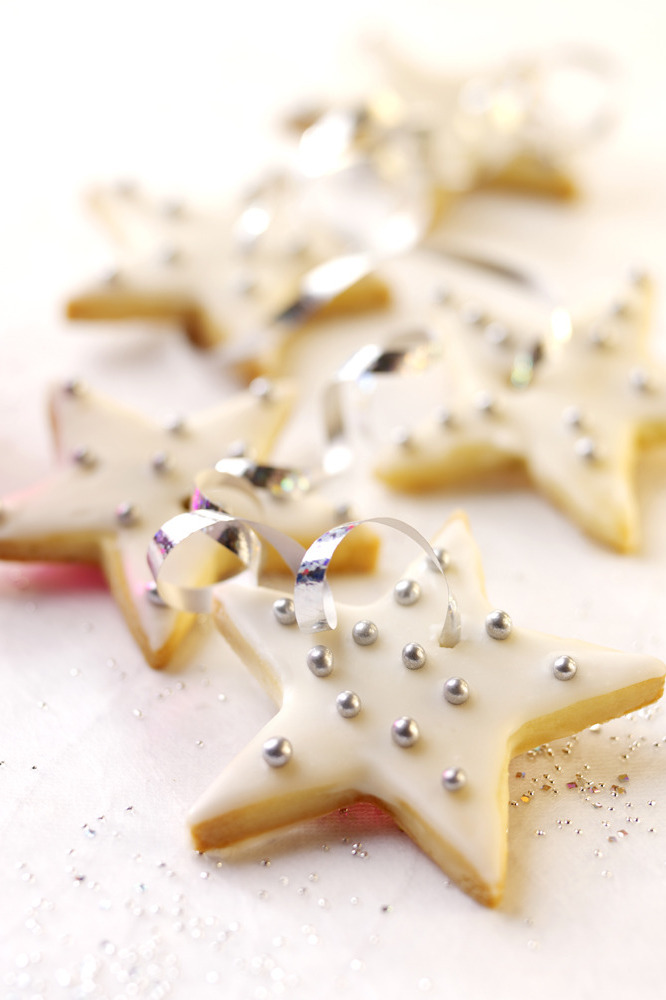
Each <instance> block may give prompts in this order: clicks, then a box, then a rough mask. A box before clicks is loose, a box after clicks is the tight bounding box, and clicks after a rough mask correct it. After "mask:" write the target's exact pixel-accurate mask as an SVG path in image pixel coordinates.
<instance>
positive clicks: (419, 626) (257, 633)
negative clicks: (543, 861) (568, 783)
mask: <svg viewBox="0 0 666 1000" xmlns="http://www.w3.org/2000/svg"><path fill="white" fill-rule="evenodd" d="M434 545H435V546H436V547H437V548H436V549H435V551H436V552H437V554H438V557H439V558H440V560H441V562H442V564H443V565H446V566H447V567H448V568H447V571H446V572H447V578H448V581H449V585H450V588H451V592H452V594H453V595H454V597H455V600H456V602H457V606H458V610H459V612H460V625H461V628H460V637H459V641H458V642H457V644H455V645H452V646H451V645H450V643H449V644H447V645H442V644H441V643H442V641H444V636H443V623H444V621H445V616H446V613H447V606H448V601H449V590H448V587H447V582H446V580H445V578H444V576H443V574H442V573H440V572H439V571H438V569H437V568H436V567H435V566H434V564H433V562H432V559H431V557H429V556H422V557H421V558H420V559H417V560H416V561H415V562H414V563H413V564H412V565H410V567H409V568H408V569H407V572H406V573H405V575H404V577H403V578H402V579H401V580H400V581H397V582H396V586H395V588H393V589H392V590H391V591H390V592H389V593H388V594H386V595H385V596H384V597H382V598H380V599H379V600H377V601H375V602H374V603H372V604H369V605H367V606H361V607H351V606H348V605H340V604H338V605H337V615H338V624H337V627H336V628H335V630H327V631H323V632H319V633H318V634H317V635H316V636H315V635H312V634H307V633H306V632H305V631H301V630H299V628H298V625H297V624H295V623H294V622H293V616H290V614H289V610H290V607H289V597H288V595H287V594H285V593H282V592H279V591H277V590H269V589H265V588H261V587H256V586H253V585H252V584H251V583H250V582H249V581H248V580H243V579H242V578H238V579H236V580H231V581H228V582H226V583H224V584H222V585H221V586H220V587H219V588H217V592H216V593H217V600H218V607H217V610H216V620H217V624H218V626H219V628H220V630H221V631H222V633H223V634H224V635H225V636H226V638H227V639H228V640H229V642H230V643H231V645H232V646H233V648H234V649H235V650H236V651H237V652H238V653H239V654H240V655H241V657H242V658H243V659H244V660H245V661H246V662H247V664H248V666H249V667H250V668H251V669H252V670H253V671H254V672H256V674H257V675H258V677H259V679H260V681H261V683H262V684H263V685H264V686H265V687H266V688H267V690H268V691H269V693H270V694H271V695H272V696H273V697H274V698H275V700H276V702H277V703H278V705H279V706H280V707H279V709H278V712H277V714H276V715H275V716H274V718H272V719H271V721H270V722H269V723H267V725H266V726H264V728H263V729H262V730H261V732H259V733H258V734H257V736H256V737H255V738H254V739H253V740H252V741H251V742H250V744H249V745H248V746H247V747H246V748H245V749H244V750H242V751H241V753H240V754H239V755H238V756H237V757H236V758H235V759H234V760H233V761H232V762H231V763H230V764H229V765H228V766H227V767H226V769H225V770H224V771H223V772H222V774H221V775H220V776H219V778H218V779H217V780H216V781H215V782H214V783H213V784H212V785H211V787H210V788H209V789H208V790H207V791H206V792H205V793H204V794H203V795H202V797H201V798H200V799H199V801H198V802H197V803H196V805H195V806H194V808H193V809H192V812H191V815H190V823H191V828H192V833H193V837H194V843H195V845H196V846H197V848H198V849H200V850H208V849H213V848H224V847H228V846H231V845H233V844H236V843H237V842H240V841H243V840H245V839H247V838H252V837H254V836H257V835H261V834H266V833H268V832H272V831H275V830H277V829H279V828H281V827H285V826H287V825H289V824H293V823H297V822H299V821H301V820H305V819H307V818H309V817H313V816H317V815H322V814H324V813H326V812H328V811H330V810H332V809H336V808H338V807H341V806H348V805H349V804H350V803H353V802H357V801H364V802H372V803H377V804H380V805H381V806H383V807H384V808H385V809H387V810H388V811H389V812H390V813H391V814H392V815H393V816H394V817H395V819H396V821H397V823H398V824H399V825H400V826H401V827H402V828H403V829H404V830H405V831H406V832H407V833H408V834H409V835H410V836H411V837H412V838H413V840H414V841H415V842H416V843H417V844H418V845H419V846H420V847H421V848H422V849H423V850H424V851H425V852H426V853H427V854H428V855H429V856H430V857H431V858H432V859H433V860H434V861H435V862H436V863H437V864H438V865H440V866H441V867H442V868H443V870H444V871H445V872H447V874H449V875H450V876H451V877H452V878H453V879H455V880H456V881H457V882H458V883H459V885H460V886H461V887H462V888H463V889H464V890H465V891H466V892H469V893H470V894H471V895H473V896H474V897H475V898H476V899H478V900H479V901H480V902H482V903H485V904H487V905H490V906H492V905H495V904H496V903H497V902H498V901H499V899H500V896H501V893H502V887H503V882H504V872H505V864H506V847H507V813H508V764H509V760H510V758H511V757H512V756H513V755H515V754H517V753H520V752H521V751H524V750H527V749H529V748H531V747H534V746H536V745H538V744H540V743H542V742H544V741H546V740H551V739H555V738H557V737H561V736H565V735H568V734H571V733H574V732H577V731H578V730H580V729H582V728H584V727H586V726H589V725H591V724H594V723H597V722H601V721H603V720H605V719H608V718H611V717H614V716H618V715H622V714H623V713H625V712H628V711H631V710H634V709H637V708H638V707H640V706H642V705H645V704H647V703H648V702H651V701H653V700H654V699H656V698H658V697H659V696H660V694H661V691H662V689H663V677H664V669H665V668H664V666H663V664H661V663H660V662H659V661H657V660H655V659H653V658H651V657H648V656H642V655H638V654H624V653H620V652H615V651H612V650H608V649H604V648H602V647H598V646H594V645H590V644H588V643H584V642H580V641H578V640H575V639H558V638H555V637H553V636H549V635H544V634H541V633H536V632H530V631H528V630H527V629H524V628H523V627H522V625H520V624H519V623H517V622H516V623H512V621H511V618H510V615H509V614H508V613H507V612H506V611H502V610H497V609H493V607H492V605H491V604H490V603H489V601H488V599H487V597H486V595H485V592H484V586H483V579H482V572H481V568H480V558H479V553H478V550H477V548H476V546H475V544H474V542H473V540H472V537H471V535H470V532H469V528H468V525H467V521H466V519H465V517H464V516H463V515H457V516H455V517H454V518H452V519H451V520H450V521H449V522H448V523H447V525H445V527H444V529H443V530H442V531H441V532H440V534H439V536H438V538H437V539H436V540H435V542H434ZM444 553H446V555H444Z"/></svg>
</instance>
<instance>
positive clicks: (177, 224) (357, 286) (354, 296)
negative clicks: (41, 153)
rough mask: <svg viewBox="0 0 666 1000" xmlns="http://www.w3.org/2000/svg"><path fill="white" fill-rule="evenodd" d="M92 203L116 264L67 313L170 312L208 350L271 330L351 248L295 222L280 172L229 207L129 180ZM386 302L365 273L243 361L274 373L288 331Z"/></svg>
mask: <svg viewBox="0 0 666 1000" xmlns="http://www.w3.org/2000/svg"><path fill="white" fill-rule="evenodd" d="M91 202H92V207H93V209H94V210H95V212H96V214H97V215H98V216H99V218H100V219H101V221H102V223H103V225H104V228H105V230H106V231H107V233H108V235H109V237H110V239H111V241H112V243H113V246H114V250H115V252H116V255H117V261H118V263H117V268H116V269H114V270H113V271H112V272H110V273H109V274H107V275H106V276H104V277H101V278H99V279H98V280H96V281H93V282H92V283H91V284H90V285H89V286H88V287H86V288H83V289H82V290H81V291H80V292H78V293H76V294H74V295H72V297H71V298H70V300H69V302H68V305H67V312H68V315H69V317H70V318H72V319H86V320H87V319H93V320H97V319H109V320H118V319H128V318H145V319H156V320H165V319H166V320H172V321H173V322H175V323H177V324H179V325H181V326H182V327H183V329H184V331H185V333H186V334H187V336H188V337H189V338H190V340H191V341H192V343H194V344H195V345H196V346H198V347H203V348H211V347H214V346H215V345H216V344H218V343H219V342H220V341H223V340H225V341H227V342H228V343H229V344H230V345H231V346H233V345H234V344H235V343H238V342H239V338H240V339H241V341H242V339H243V338H248V337H252V336H253V335H255V334H258V333H259V332H260V331H262V330H264V329H265V327H266V325H267V323H269V322H270V321H271V320H274V319H275V317H277V316H279V315H280V314H281V313H282V311H283V310H284V309H285V308H286V307H288V306H289V305H291V304H292V303H294V302H295V301H297V300H298V297H299V282H300V280H301V279H302V278H303V276H304V275H305V274H306V272H308V271H310V270H311V269H312V268H314V267H315V266H316V265H318V264H321V263H322V262H323V261H327V260H329V259H330V258H331V257H334V256H336V255H337V254H340V253H342V252H343V250H342V248H341V247H340V246H339V245H336V244H335V243H334V242H332V241H331V239H330V238H329V237H327V236H326V234H325V233H321V232H317V231H316V230H314V229H313V228H312V227H310V228H308V230H307V232H301V233H297V232H294V231H293V230H292V229H290V221H291V215H292V214H295V210H296V206H295V205H292V206H291V212H290V211H289V205H288V192H287V193H285V192H283V191H282V190H281V188H280V185H279V178H278V180H276V181H274V182H273V183H272V184H271V183H267V184H266V188H265V190H262V189H259V190H258V191H256V192H254V193H253V195H252V196H251V197H250V198H248V201H247V203H246V204H245V205H244V206H240V207H236V208H231V207H230V208H229V209H228V210H226V211H223V210H217V211H216V210H213V209H211V210H209V211H204V210H202V209H200V208H196V207H194V206H191V205H188V204H184V203H180V202H179V203H173V202H166V203H165V202H159V201H157V200H156V199H154V198H151V197H149V196H148V195H146V194H145V193H144V192H142V191H140V190H139V189H137V188H135V187H133V186H127V185H118V186H116V187H115V188H108V189H104V190H100V191H97V192H96V193H95V195H94V196H93V197H92V198H91ZM278 213H279V217H278ZM387 302H388V291H387V289H386V286H385V285H384V284H383V283H382V282H381V281H380V280H379V279H378V278H376V277H374V276H373V275H366V276H364V277H361V278H360V280H358V281H357V282H356V283H352V284H351V287H349V288H347V289H346V290H345V291H344V292H342V293H341V294H340V295H338V296H336V297H334V298H333V300H332V301H331V302H329V303H328V304H324V305H323V306H322V307H321V308H319V309H315V310H313V311H312V312H310V311H308V308H303V310H302V312H301V313H299V314H298V315H296V313H294V314H292V315H290V317H289V322H288V324H287V327H286V328H285V330H286V333H285V331H282V332H281V331H280V330H279V329H276V330H275V331H273V337H272V339H271V337H269V338H268V339H261V340H258V341H257V346H256V351H257V352H258V353H257V356H255V357H248V358H246V359H245V368H246V373H247V374H248V376H249V377H251V376H253V375H256V374H259V373H271V374H273V373H275V372H276V371H277V370H278V369H279V368H280V366H281V361H282V355H283V352H284V349H285V346H286V344H287V342H288V334H289V332H293V330H294V329H296V328H298V327H302V326H304V325H306V324H307V323H308V322H309V321H310V320H312V319H315V318H321V317H324V316H326V315H331V314H333V313H335V312H342V313H344V312H347V311H356V310H363V309H367V308H374V307H377V306H383V305H386V303H387ZM303 305H304V307H305V306H308V305H309V303H303ZM297 312H298V311H297ZM239 346H241V347H242V346H243V345H242V343H241V344H240V345H239Z"/></svg>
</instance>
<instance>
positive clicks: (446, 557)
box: [433, 545, 451, 570]
mask: <svg viewBox="0 0 666 1000" xmlns="http://www.w3.org/2000/svg"><path fill="white" fill-rule="evenodd" d="M433 552H434V553H435V559H436V560H437V562H438V564H439V565H440V566H441V568H442V569H444V570H446V569H448V568H449V566H450V565H451V555H450V553H449V552H448V551H447V550H446V549H445V548H443V547H442V546H441V545H438V546H437V547H436V548H434V549H433Z"/></svg>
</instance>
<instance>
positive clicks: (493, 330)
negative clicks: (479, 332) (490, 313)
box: [483, 320, 509, 347]
mask: <svg viewBox="0 0 666 1000" xmlns="http://www.w3.org/2000/svg"><path fill="white" fill-rule="evenodd" d="M483 336H484V337H485V339H486V340H487V341H488V343H489V344H492V346H493V347H506V345H507V344H508V343H509V331H508V330H507V328H506V327H505V326H504V324H503V323H498V322H497V321H496V320H494V321H493V322H492V323H488V325H487V326H486V327H485V329H484V331H483Z"/></svg>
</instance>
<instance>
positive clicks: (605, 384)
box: [376, 275, 666, 551]
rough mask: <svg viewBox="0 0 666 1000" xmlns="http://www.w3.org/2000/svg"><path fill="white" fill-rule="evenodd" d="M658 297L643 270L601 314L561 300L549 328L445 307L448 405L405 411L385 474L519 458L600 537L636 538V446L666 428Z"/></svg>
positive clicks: (430, 473) (420, 482)
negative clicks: (656, 327)
mask: <svg viewBox="0 0 666 1000" xmlns="http://www.w3.org/2000/svg"><path fill="white" fill-rule="evenodd" d="M651 300H652V288H651V284H650V282H649V280H648V279H647V278H646V277H645V276H639V275H635V276H634V277H633V278H632V279H630V280H629V281H628V283H627V287H626V289H624V290H623V293H622V295H621V296H620V297H619V298H617V299H615V300H614V301H613V302H612V303H610V304H608V305H607V306H606V307H605V309H602V310H600V311H597V312H595V313H594V315H593V316H592V317H591V318H590V316H589V315H588V316H587V317H584V318H578V319H575V320H573V321H572V320H571V318H570V316H569V314H567V313H566V312H564V311H563V310H555V311H554V312H553V314H552V317H551V322H550V326H549V328H544V329H543V330H542V331H541V332H537V333H535V332H534V331H530V332H529V334H527V333H522V334H521V333H520V331H518V330H516V329H512V327H511V325H510V324H508V323H504V322H501V321H498V320H497V318H495V317H493V316H492V315H489V314H484V312H483V311H482V310H480V309H476V308H474V309H470V308H469V307H468V306H462V307H459V306H457V305H456V304H455V303H454V304H453V306H444V307H442V312H441V313H440V315H439V320H440V321H441V328H442V336H443V355H444V369H445V371H444V374H443V391H442V394H441V407H440V409H439V410H438V411H437V412H436V413H434V414H433V415H432V417H429V418H427V419H423V420H420V421H418V422H416V423H415V424H414V426H412V425H411V424H410V420H409V415H408V414H406V413H405V414H403V415H402V417H401V416H398V418H397V419H398V421H400V422H401V427H400V429H399V430H398V431H397V433H396V434H395V435H394V440H393V441H391V443H389V444H387V445H386V447H385V448H384V449H383V450H382V449H380V452H379V455H378V458H377V463H376V473H377V475H378V476H379V478H380V479H382V480H384V481H385V482H386V483H388V484H389V485H390V486H392V487H395V488H398V489H402V490H413V491H418V490H424V489H432V488H436V487H438V486H446V485H448V484H450V483H453V482H455V481H458V480H461V479H464V478H466V477H474V476H476V477H478V476H479V475H485V474H486V473H488V472H489V471H491V470H496V469H502V468H506V467H509V466H512V465H516V464H519V465H522V466H523V467H524V468H525V470H526V472H527V474H528V476H529V477H530V479H531V480H532V482H533V483H534V485H535V486H536V487H537V489H539V490H540V491H541V492H543V493H544V494H545V495H546V496H547V497H549V498H550V499H551V500H553V501H554V502H555V503H556V504H557V505H558V506H559V507H561V508H563V509H564V510H565V511H566V512H567V513H568V514H569V515H570V516H571V517H572V519H573V520H575V521H576V522H577V523H578V524H579V525H580V526H581V527H582V528H583V529H584V530H585V531H586V532H587V533H588V534H590V535H591V536H592V537H593V538H596V539H598V540H600V541H602V542H604V543H606V544H608V545H610V546H613V547H614V548H616V549H618V550H620V551H630V550H632V549H634V548H635V547H636V545H637V544H638V541H639V513H638V504H637V497H636V491H635V484H634V465H635V461H636V456H637V454H638V451H639V449H640V448H641V446H643V445H645V444H648V443H650V442H652V441H657V440H664V439H666V368H665V367H664V366H663V365H662V364H660V363H659V362H658V361H657V360H656V359H655V358H654V357H652V356H651V355H650V353H649V350H648V345H647V333H648V327H649V321H650V313H651ZM393 414H394V416H395V409H394V410H393Z"/></svg>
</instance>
